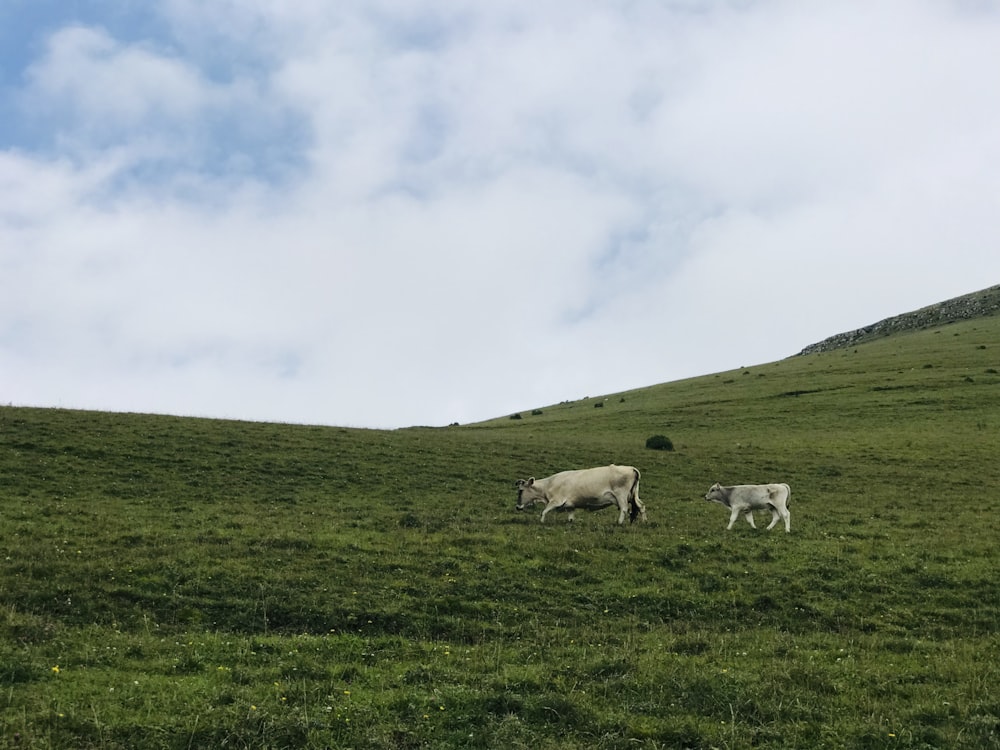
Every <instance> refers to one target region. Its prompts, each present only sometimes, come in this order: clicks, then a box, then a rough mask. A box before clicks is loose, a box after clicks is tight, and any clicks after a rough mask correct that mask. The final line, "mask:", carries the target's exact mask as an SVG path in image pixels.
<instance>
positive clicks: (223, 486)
mask: <svg viewBox="0 0 1000 750" xmlns="http://www.w3.org/2000/svg"><path fill="white" fill-rule="evenodd" d="M998 370H1000V318H985V319H980V320H975V321H970V322H966V323H959V324H954V325H950V326H946V327H943V328H939V329H933V330H926V331H919V332H915V333H909V334H903V335H898V336H894V337H892V338H888V339H884V340H880V341H877V342H873V343H868V344H865V345H862V346H858V347H857V348H856V349H846V350H839V351H834V352H829V353H825V354H817V355H810V356H805V357H794V358H791V359H788V360H784V361H781V362H776V363H771V364H765V365H757V366H752V367H747V368H745V369H741V370H736V371H733V372H726V373H721V374H717V375H710V376H707V377H702V378H695V379H691V380H685V381H681V382H676V383H668V384H665V385H659V386H654V387H651V388H647V389H643V390H637V391H632V392H628V393H619V394H612V395H609V396H607V397H601V398H600V399H598V398H592V399H586V400H582V401H576V402H572V403H563V404H560V405H556V406H550V407H546V406H544V405H542V406H540V407H538V408H535V407H536V406H537V405H531V404H526V405H525V411H523V412H522V419H510V418H508V417H509V415H502V418H499V419H496V420H493V421H490V422H486V423H482V424H477V425H467V426H461V427H449V428H436V429H433V428H412V429H406V430H396V431H391V432H386V431H373V430H353V429H340V428H326V427H323V428H320V427H303V426H289V425H276V424H255V423H240V422H223V421H211V420H196V419H179V418H171V417H162V416H144V415H117V414H103V413H85V412H75V411H66V410H39V409H24V408H11V407H7V408H0V502H2V509H3V510H2V516H0V518H2V527H0V528H2V533H0V548H2V549H0V566H2V567H0V571H2V572H0V688H2V693H0V748H216V747H219V748H221V747H228V748H307V747H308V748H325V747H329V748H531V749H532V750H538V749H542V748H621V749H623V750H624V749H625V748H682V747H690V748H709V747H717V748H750V747H757V748H817V747H824V748H825V747H831V748H833V747H836V748H942V747H950V748H970V749H971V748H976V749H978V748H989V747H993V748H997V747H1000V687H998V683H1000V635H998V626H1000V585H998V580H997V565H998V562H1000V554H998V549H997V542H998V540H1000V521H998V514H997V512H996V511H995V510H994V504H995V503H996V502H997V500H996V493H997V490H998V488H1000V375H998V372H997V371H998ZM596 404H601V407H600V408H595V406H596ZM533 408H534V410H535V411H541V413H540V414H532V410H533ZM655 434H662V435H666V436H669V438H670V439H671V440H672V442H673V444H674V447H675V450H674V451H653V450H647V449H646V448H645V447H644V446H645V441H646V438H648V437H649V436H651V435H655ZM612 462H614V463H619V464H632V465H635V466H637V467H638V468H639V469H640V470H641V471H642V484H641V496H642V498H643V500H644V501H645V503H646V505H647V509H648V514H649V518H650V522H649V523H647V524H644V525H643V524H635V525H633V526H629V525H626V526H624V527H618V526H617V525H616V524H615V515H616V514H615V513H614V512H613V511H611V510H605V511H601V512H598V513H593V514H585V513H578V514H577V521H576V522H575V523H573V524H569V523H567V522H566V517H565V516H563V515H558V514H554V515H553V516H551V517H550V519H551V521H552V522H550V523H546V524H545V525H544V526H543V525H541V524H539V522H538V518H539V515H540V512H541V508H537V509H535V510H533V511H531V512H530V513H516V512H515V511H514V502H515V499H516V497H515V491H514V489H513V484H514V482H515V480H516V479H518V478H526V477H528V476H536V477H541V476H546V475H548V474H551V473H554V472H556V471H559V470H562V469H567V468H581V467H584V466H591V465H600V464H607V463H612ZM715 481H720V482H722V483H724V484H736V483H749V482H771V481H780V482H788V483H789V484H790V485H791V487H792V501H791V506H790V507H791V512H792V533H791V534H785V533H784V532H783V531H781V530H780V527H779V528H777V529H775V530H774V531H772V532H767V531H765V530H764V529H763V528H762V527H763V526H764V525H765V524H766V522H767V521H768V520H769V518H770V516H769V514H766V513H762V514H761V515H760V517H759V518H758V527H760V528H758V530H756V531H755V530H753V529H751V528H750V527H749V526H748V525H747V524H746V523H743V522H742V521H741V522H740V523H739V524H738V525H736V526H735V527H734V528H733V530H732V531H730V532H726V531H725V526H726V524H727V522H728V512H727V511H726V510H725V509H724V508H721V507H719V506H718V505H715V504H710V503H707V502H705V501H704V500H703V499H702V496H703V495H704V494H705V492H706V491H707V489H708V487H709V486H710V485H711V484H712V483H713V482H715Z"/></svg>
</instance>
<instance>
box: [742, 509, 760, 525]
mask: <svg viewBox="0 0 1000 750" xmlns="http://www.w3.org/2000/svg"><path fill="white" fill-rule="evenodd" d="M744 518H746V519H747V523H748V524H750V526H751V528H754V529H756V528H757V524H755V523H754V521H753V510H752V509H751V510H748V511H747V512H746V515H745V516H744Z"/></svg>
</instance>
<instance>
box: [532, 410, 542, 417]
mask: <svg viewBox="0 0 1000 750" xmlns="http://www.w3.org/2000/svg"><path fill="white" fill-rule="evenodd" d="M541 415H542V410H541V409H532V410H531V416H533V417H540V416H541Z"/></svg>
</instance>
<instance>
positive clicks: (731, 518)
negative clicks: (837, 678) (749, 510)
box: [726, 508, 740, 531]
mask: <svg viewBox="0 0 1000 750" xmlns="http://www.w3.org/2000/svg"><path fill="white" fill-rule="evenodd" d="M739 517H740V509H739V508H733V512H732V513H731V514H730V516H729V525H728V526H727V527H726V531H729V529H731V528H733V524H734V523H736V519H737V518H739Z"/></svg>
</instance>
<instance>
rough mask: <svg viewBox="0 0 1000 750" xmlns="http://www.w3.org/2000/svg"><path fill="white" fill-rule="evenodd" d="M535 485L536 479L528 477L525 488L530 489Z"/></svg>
mask: <svg viewBox="0 0 1000 750" xmlns="http://www.w3.org/2000/svg"><path fill="white" fill-rule="evenodd" d="M534 483H535V478H534V477H528V483H527V484H526V485H525V487H530V486H531V485H533V484H534Z"/></svg>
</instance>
